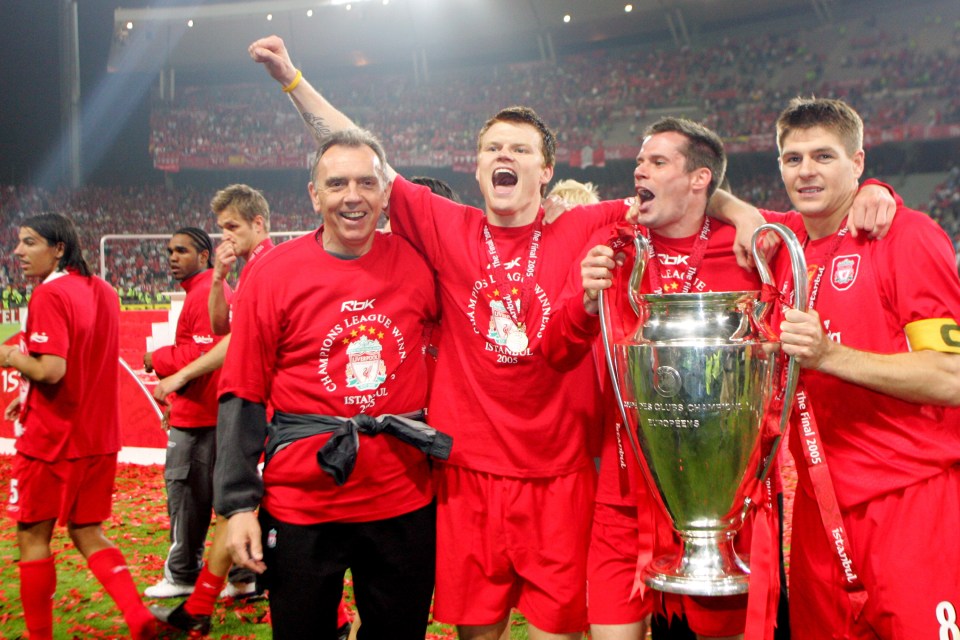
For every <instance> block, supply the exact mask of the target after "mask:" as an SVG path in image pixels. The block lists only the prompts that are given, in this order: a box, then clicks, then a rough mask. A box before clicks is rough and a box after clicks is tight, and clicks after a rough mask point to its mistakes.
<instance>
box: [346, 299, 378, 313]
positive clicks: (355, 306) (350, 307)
mask: <svg viewBox="0 0 960 640" xmlns="http://www.w3.org/2000/svg"><path fill="white" fill-rule="evenodd" d="M375 301H376V298H370V299H369V300H347V301H346V302H344V303H343V304H341V305H340V311H365V310H366V309H373V303H374V302H375Z"/></svg>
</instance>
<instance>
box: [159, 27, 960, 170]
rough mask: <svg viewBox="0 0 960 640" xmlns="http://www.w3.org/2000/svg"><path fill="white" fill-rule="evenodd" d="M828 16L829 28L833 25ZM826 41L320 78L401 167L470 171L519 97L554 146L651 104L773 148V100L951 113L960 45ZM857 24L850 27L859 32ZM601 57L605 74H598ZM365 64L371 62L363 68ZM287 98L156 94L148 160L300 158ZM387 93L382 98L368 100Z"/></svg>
mask: <svg viewBox="0 0 960 640" xmlns="http://www.w3.org/2000/svg"><path fill="white" fill-rule="evenodd" d="M835 28H836V27H835ZM838 29H839V32H840V34H841V36H842V37H841V38H838V39H837V40H838V42H839V44H837V45H836V46H837V49H835V50H832V51H831V50H829V49H828V48H827V47H825V46H822V44H821V42H820V39H822V38H823V37H824V35H825V34H823V33H820V32H816V31H813V32H806V33H802V32H801V33H796V34H790V35H786V36H785V35H783V34H774V33H770V34H766V35H762V36H759V37H756V38H752V39H735V38H729V37H727V38H724V39H722V40H720V41H719V42H717V43H716V44H714V45H712V46H706V47H703V48H696V49H694V48H685V49H682V50H680V51H679V52H678V51H668V50H663V49H657V50H650V49H649V48H646V47H631V48H620V49H605V50H598V51H589V52H580V53H574V54H569V55H565V56H562V57H561V58H560V59H559V60H558V62H557V63H556V64H552V63H549V62H543V61H534V62H523V63H515V64H506V65H496V66H493V67H492V68H490V67H482V68H477V67H474V68H458V69H456V70H453V71H440V72H438V73H436V74H434V76H433V77H432V78H431V80H430V81H429V82H427V83H421V84H417V83H415V82H414V80H413V78H411V77H409V76H401V75H386V74H381V75H377V81H376V82H370V81H369V80H368V78H369V74H368V73H356V74H353V75H351V76H349V77H336V76H332V77H329V78H325V91H326V92H327V93H328V94H329V96H330V98H331V100H333V101H334V102H336V103H337V104H344V105H348V106H349V108H350V110H351V112H352V113H355V114H357V119H358V121H359V122H360V123H361V124H362V125H363V126H365V127H367V128H369V129H371V130H373V131H376V132H377V133H378V134H379V135H380V137H381V138H382V139H383V141H384V144H385V146H386V147H387V148H389V149H391V151H392V152H393V154H394V158H395V162H396V163H397V164H398V165H400V166H451V165H452V166H454V167H458V166H460V167H461V169H462V170H465V171H471V170H472V164H471V163H472V151H473V145H474V142H475V141H474V138H473V133H472V132H474V131H476V129H477V128H478V127H479V126H480V125H481V124H482V122H483V119H484V117H485V114H487V113H489V112H491V111H494V110H496V109H497V108H498V107H500V106H502V105H504V104H513V103H522V104H528V105H530V106H532V107H533V108H535V109H536V110H537V111H538V112H539V113H542V114H543V115H544V117H545V118H546V120H547V121H548V122H550V123H551V124H552V126H554V127H555V128H556V130H557V131H558V146H559V152H558V157H559V158H560V159H561V161H567V162H571V154H572V153H573V152H574V151H576V150H579V149H581V148H582V147H584V146H590V145H593V146H596V145H605V146H608V147H609V146H614V145H627V146H631V145H636V143H637V139H636V136H637V133H638V127H639V128H642V124H643V121H644V119H650V118H649V117H648V114H651V113H655V112H657V111H659V110H663V109H675V110H680V111H683V112H684V115H686V116H688V117H692V118H694V119H697V120H702V121H703V122H704V124H706V125H708V126H710V127H711V128H713V129H714V130H716V131H717V132H718V133H719V134H720V135H721V136H723V137H724V138H725V139H727V140H738V139H749V141H748V143H747V147H746V148H747V149H750V150H766V149H771V148H772V146H773V140H772V138H771V137H770V136H769V131H770V130H771V127H772V125H773V119H774V116H775V113H774V112H775V110H774V109H771V108H770V105H771V104H780V103H782V102H783V101H784V100H786V99H788V98H789V97H790V96H793V95H798V94H800V93H815V94H816V95H823V96H831V97H837V98H842V99H844V100H847V101H849V102H850V103H852V104H856V105H858V106H859V108H860V109H861V111H862V112H863V113H864V117H865V120H866V121H867V122H868V123H869V129H870V131H873V132H877V135H879V132H888V131H889V130H890V129H891V128H896V127H903V126H906V125H911V124H912V125H924V126H926V125H944V124H956V123H960V97H957V94H956V92H955V91H954V90H953V88H954V87H956V86H957V84H958V82H960V53H958V49H957V47H956V46H955V45H954V46H952V47H950V48H948V49H941V48H937V49H934V48H930V47H924V46H921V45H922V43H923V42H924V41H925V40H926V38H925V37H924V35H923V34H917V35H915V37H908V36H907V35H906V34H904V33H900V34H899V35H898V34H897V33H891V32H887V31H884V30H879V31H877V30H873V31H868V32H867V33H872V34H873V35H862V36H856V37H854V36H853V35H848V34H847V27H846V26H841V27H839V28H838ZM863 29H864V27H863V26H862V25H860V26H858V27H856V28H854V27H853V26H852V25H851V26H850V31H851V32H852V33H857V34H860V33H861V32H862V31H863ZM598 69H603V70H604V72H603V73H597V70H598ZM370 73H376V72H370ZM283 102H284V96H282V95H279V94H278V93H277V92H276V90H275V88H274V87H265V86H262V85H249V84H247V85H234V86H227V87H224V86H213V85H203V86H191V87H186V88H183V89H181V91H180V94H179V95H178V97H177V98H176V100H174V101H173V102H167V101H159V100H158V101H157V102H156V103H155V105H154V109H153V113H152V121H151V128H152V133H151V141H150V146H151V152H152V153H153V155H154V158H155V164H156V166H157V167H158V168H164V167H173V166H176V167H179V168H184V167H186V168H203V167H208V168H212V167H236V166H246V167H303V166H305V164H306V157H307V155H308V154H309V153H310V151H311V150H312V148H311V144H312V142H311V140H310V139H309V136H307V135H306V134H305V133H304V132H303V131H302V127H298V126H296V123H292V122H291V120H295V117H296V116H295V115H292V114H290V113H289V109H285V108H284V107H285V105H284V104H283ZM383 104H390V105H391V108H390V109H379V108H377V105H383Z"/></svg>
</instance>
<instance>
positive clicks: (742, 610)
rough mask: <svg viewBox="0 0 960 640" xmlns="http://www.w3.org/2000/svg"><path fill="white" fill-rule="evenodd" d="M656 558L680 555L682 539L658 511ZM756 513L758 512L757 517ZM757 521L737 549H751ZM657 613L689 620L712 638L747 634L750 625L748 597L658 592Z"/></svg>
mask: <svg viewBox="0 0 960 640" xmlns="http://www.w3.org/2000/svg"><path fill="white" fill-rule="evenodd" d="M657 514H658V515H657V550H656V554H655V556H656V557H660V556H663V555H668V554H674V555H679V554H680V540H679V537H678V536H677V534H676V533H674V531H673V528H672V527H671V526H670V524H669V521H668V520H667V516H666V515H665V514H663V513H662V512H661V511H660V510H657ZM755 514H756V511H754V515H755ZM752 523H753V518H752V516H751V517H750V518H748V520H747V522H746V523H745V524H744V526H743V527H742V528H741V529H740V531H739V532H738V533H737V537H736V540H735V541H734V547H735V548H736V550H737V553H739V554H744V553H746V552H748V551H749V549H750V540H751V534H752V532H753V528H752ZM654 593H656V594H657V595H656V597H655V600H656V602H655V603H654V614H655V615H658V616H661V617H663V618H665V619H666V620H673V618H674V617H678V618H680V617H683V616H686V617H687V625H688V626H689V627H690V630H691V631H693V632H694V633H697V634H700V635H702V636H706V637H708V638H714V637H726V636H735V635H739V634H741V633H743V632H744V628H745V627H746V624H747V594H745V593H744V594H741V595H738V596H685V595H680V594H677V593H664V592H659V591H655V592H654Z"/></svg>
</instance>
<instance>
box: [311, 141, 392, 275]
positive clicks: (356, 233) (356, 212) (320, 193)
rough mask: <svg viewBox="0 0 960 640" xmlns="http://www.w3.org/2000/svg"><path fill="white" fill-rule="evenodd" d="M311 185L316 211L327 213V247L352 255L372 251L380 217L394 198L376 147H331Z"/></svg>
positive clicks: (325, 224)
mask: <svg viewBox="0 0 960 640" xmlns="http://www.w3.org/2000/svg"><path fill="white" fill-rule="evenodd" d="M307 188H308V190H309V192H310V199H311V201H312V202H313V209H314V211H316V212H317V213H319V214H320V215H322V216H323V236H322V240H323V248H324V249H325V250H327V251H329V252H332V253H339V254H343V255H352V256H361V255H363V254H365V253H366V252H367V251H369V250H370V247H372V246H373V238H374V234H375V233H376V228H377V218H379V216H380V213H381V212H382V211H383V210H384V209H385V208H386V206H387V203H388V202H389V200H390V185H387V184H385V180H384V176H383V167H382V166H381V165H380V159H379V158H377V154H376V153H374V151H373V149H371V148H370V147H368V146H365V145H364V146H359V147H348V146H343V145H336V146H332V147H330V148H329V149H327V151H326V152H325V153H324V154H323V155H322V156H321V157H320V159H319V160H318V161H317V169H316V175H315V176H314V180H313V182H311V183H310V184H309V185H308V187H307Z"/></svg>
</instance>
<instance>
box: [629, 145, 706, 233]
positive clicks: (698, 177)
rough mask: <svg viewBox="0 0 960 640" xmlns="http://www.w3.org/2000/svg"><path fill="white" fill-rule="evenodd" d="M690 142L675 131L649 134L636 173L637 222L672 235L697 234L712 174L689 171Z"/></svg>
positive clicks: (638, 155)
mask: <svg viewBox="0 0 960 640" xmlns="http://www.w3.org/2000/svg"><path fill="white" fill-rule="evenodd" d="M687 144H688V140H687V137H686V136H684V135H683V134H681V133H677V132H676V131H666V132H663V133H655V134H653V135H651V136H648V137H647V138H646V139H645V140H644V141H643V146H642V147H641V148H640V153H638V154H637V167H636V169H634V172H633V181H634V187H635V188H636V191H637V201H638V203H639V204H638V207H637V212H638V218H637V222H639V223H640V224H642V225H644V226H645V227H647V228H649V229H651V230H653V231H655V232H657V233H658V234H660V235H662V236H666V237H669V238H685V237H687V236H690V235H693V234H695V233H697V232H698V231H699V230H700V227H701V225H702V224H703V216H704V214H705V211H706V205H707V189H708V187H709V185H710V178H711V175H712V174H711V172H710V170H709V169H707V168H706V167H701V168H699V169H694V170H693V171H688V170H687V157H686V156H685V155H684V150H685V148H686V146H687Z"/></svg>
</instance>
